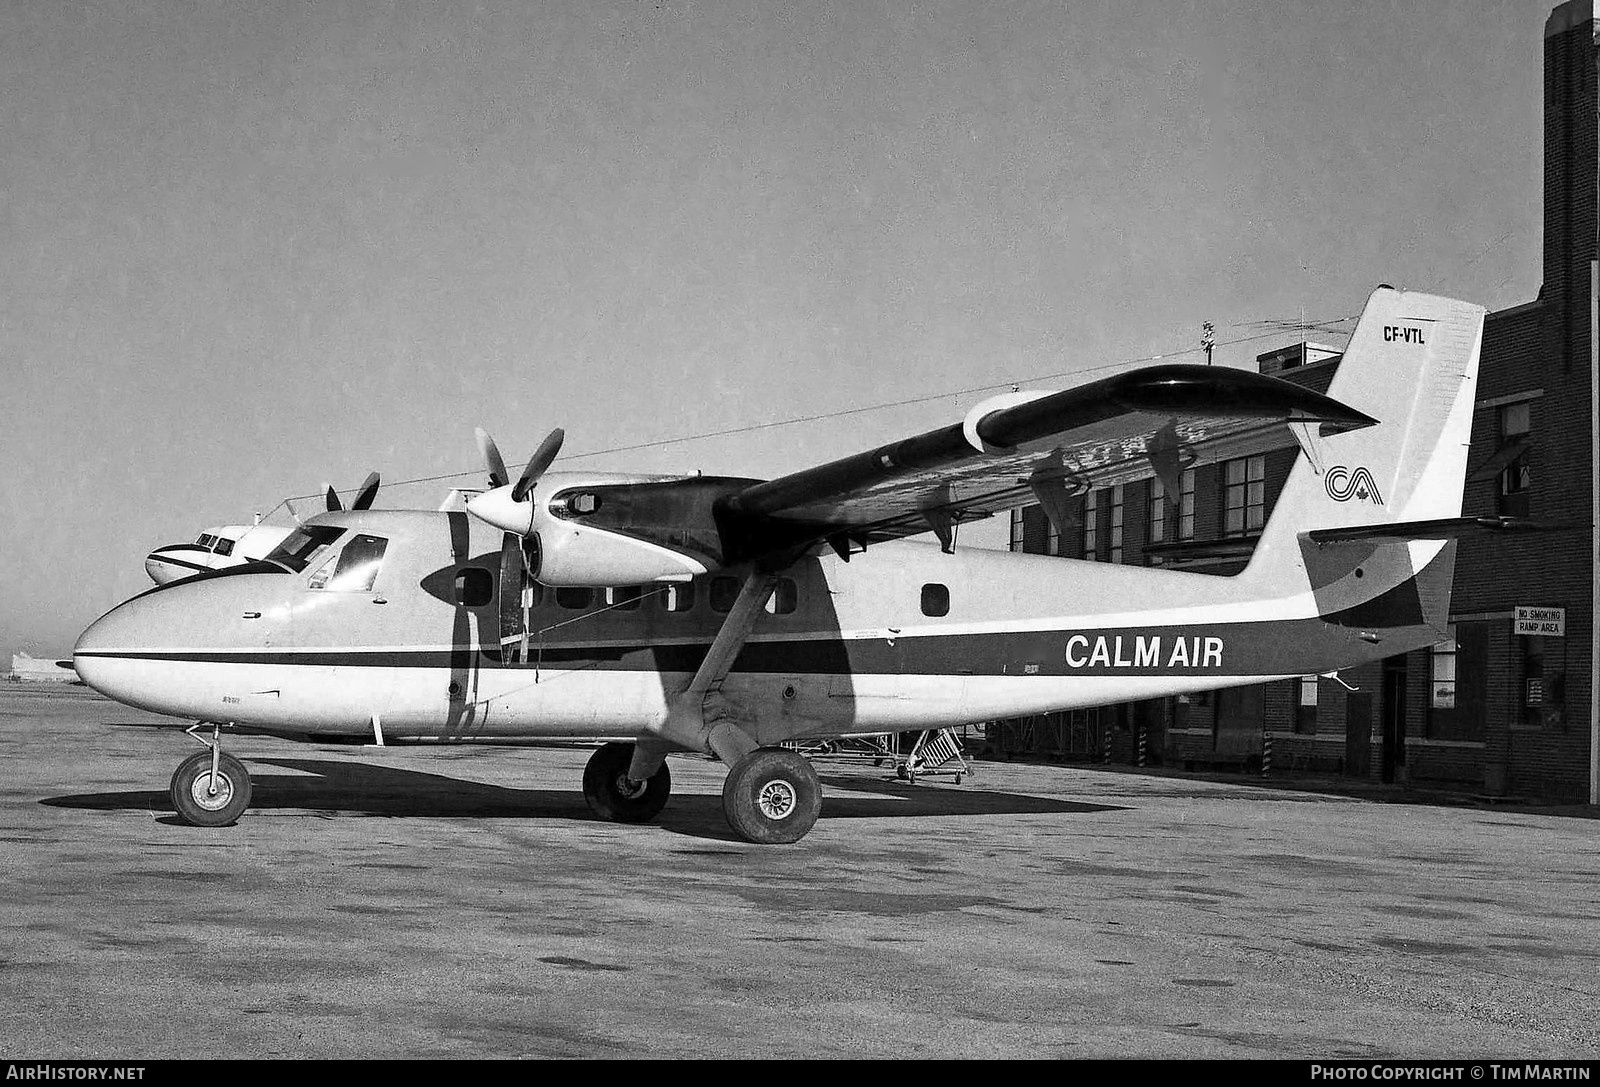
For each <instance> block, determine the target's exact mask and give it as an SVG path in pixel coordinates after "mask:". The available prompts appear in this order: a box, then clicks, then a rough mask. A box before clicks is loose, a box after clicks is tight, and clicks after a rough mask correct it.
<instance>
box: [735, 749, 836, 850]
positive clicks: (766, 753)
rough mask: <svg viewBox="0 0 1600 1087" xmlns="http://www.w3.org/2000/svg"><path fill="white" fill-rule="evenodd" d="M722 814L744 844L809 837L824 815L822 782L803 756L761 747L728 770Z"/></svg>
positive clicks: (797, 839)
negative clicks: (819, 818) (808, 833)
mask: <svg viewBox="0 0 1600 1087" xmlns="http://www.w3.org/2000/svg"><path fill="white" fill-rule="evenodd" d="M722 810H723V813H724V814H725V815H727V817H728V825H729V826H730V827H732V828H733V829H734V831H735V832H736V833H737V834H738V835H739V836H740V837H741V838H743V839H744V840H745V841H747V842H756V843H758V844H760V845H787V844H788V843H790V842H798V841H799V840H800V839H801V838H804V837H805V836H806V831H808V830H810V829H811V827H812V825H813V824H815V823H816V821H817V816H818V815H819V814H821V812H822V783H821V782H820V781H818V780H817V772H816V771H815V770H813V769H812V768H811V764H810V763H809V762H807V761H806V759H805V756H803V755H801V754H799V753H798V752H794V751H788V750H785V749H784V748H781V747H762V748H757V749H756V750H754V751H752V752H750V754H748V755H746V756H745V757H744V758H742V759H740V760H739V761H738V762H737V763H735V764H734V766H733V769H731V770H729V771H728V780H727V781H725V782H723V783H722Z"/></svg>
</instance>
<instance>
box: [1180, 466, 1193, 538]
mask: <svg viewBox="0 0 1600 1087" xmlns="http://www.w3.org/2000/svg"><path fill="white" fill-rule="evenodd" d="M1178 486H1179V487H1180V490H1179V491H1178V539H1180V540H1192V539H1194V469H1193V468H1190V469H1188V470H1187V471H1185V472H1184V473H1183V476H1182V478H1181V479H1179V480H1178Z"/></svg>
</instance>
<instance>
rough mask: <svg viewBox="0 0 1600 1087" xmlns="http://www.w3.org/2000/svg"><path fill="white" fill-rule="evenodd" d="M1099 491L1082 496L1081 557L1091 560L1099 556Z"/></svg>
mask: <svg viewBox="0 0 1600 1087" xmlns="http://www.w3.org/2000/svg"><path fill="white" fill-rule="evenodd" d="M1099 549H1100V492H1099V491H1090V492H1089V493H1088V494H1086V495H1084V496H1083V557H1084V558H1086V559H1088V560H1089V561H1090V562H1093V561H1094V560H1095V559H1098V558H1099V557H1100V555H1099Z"/></svg>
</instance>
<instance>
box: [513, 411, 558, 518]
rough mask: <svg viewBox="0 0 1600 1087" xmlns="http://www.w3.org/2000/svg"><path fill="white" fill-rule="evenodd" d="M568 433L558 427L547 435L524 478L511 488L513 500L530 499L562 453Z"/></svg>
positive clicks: (529, 463)
mask: <svg viewBox="0 0 1600 1087" xmlns="http://www.w3.org/2000/svg"><path fill="white" fill-rule="evenodd" d="M566 437H567V434H566V431H564V430H562V429H561V428H560V427H556V428H555V429H554V430H552V431H551V432H550V433H549V434H547V435H545V439H544V441H542V442H540V443H539V448H538V449H535V450H534V451H533V456H532V457H530V458H528V466H527V467H526V468H524V469H523V470H522V478H521V479H519V480H517V485H516V486H515V487H513V488H511V500H512V501H513V502H521V501H522V500H523V499H524V498H527V497H528V492H529V491H531V490H533V485H534V484H535V483H537V482H538V480H539V477H540V476H542V475H544V472H545V469H546V468H549V467H550V465H551V463H552V462H553V461H554V460H555V459H556V454H557V453H560V452H561V443H562V442H563V441H565V440H566Z"/></svg>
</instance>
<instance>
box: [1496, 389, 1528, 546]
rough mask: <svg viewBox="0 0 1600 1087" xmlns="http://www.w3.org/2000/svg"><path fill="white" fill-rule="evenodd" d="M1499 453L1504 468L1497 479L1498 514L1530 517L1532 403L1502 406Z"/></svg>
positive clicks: (1524, 401) (1497, 456) (1521, 402)
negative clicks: (1530, 404)
mask: <svg viewBox="0 0 1600 1087" xmlns="http://www.w3.org/2000/svg"><path fill="white" fill-rule="evenodd" d="M1499 422H1500V451H1499V452H1498V453H1497V454H1496V459H1497V460H1499V459H1503V460H1504V466H1503V467H1502V468H1501V469H1500V474H1499V475H1498V476H1496V477H1495V512H1496V513H1498V514H1499V515H1500V516H1502V517H1526V516H1528V491H1529V488H1530V487H1531V486H1532V483H1533V473H1532V470H1531V468H1530V466H1529V460H1530V450H1529V445H1530V439H1531V437H1532V431H1533V427H1532V419H1531V412H1530V410H1529V401H1526V400H1523V401H1519V402H1518V403H1515V404H1503V405H1501V407H1500V417H1499Z"/></svg>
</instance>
